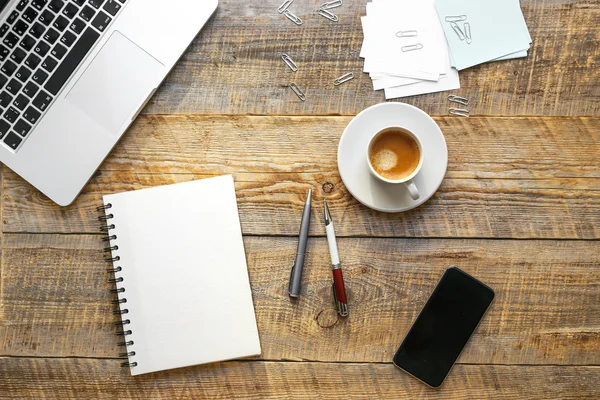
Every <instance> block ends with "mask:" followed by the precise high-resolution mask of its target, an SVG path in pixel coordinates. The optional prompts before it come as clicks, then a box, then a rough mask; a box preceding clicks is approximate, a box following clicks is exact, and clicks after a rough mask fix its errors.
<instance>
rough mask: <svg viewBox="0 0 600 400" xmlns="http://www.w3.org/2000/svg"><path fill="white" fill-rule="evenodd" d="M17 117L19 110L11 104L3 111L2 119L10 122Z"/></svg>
mask: <svg viewBox="0 0 600 400" xmlns="http://www.w3.org/2000/svg"><path fill="white" fill-rule="evenodd" d="M18 118H19V111H17V109H16V108H14V107H13V106H10V107H8V110H6V112H5V113H4V119H5V120H7V121H8V122H10V123H11V124H12V123H14V122H15V121H16V120H17V119H18Z"/></svg>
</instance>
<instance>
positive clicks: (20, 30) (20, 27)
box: [12, 19, 29, 36]
mask: <svg viewBox="0 0 600 400" xmlns="http://www.w3.org/2000/svg"><path fill="white" fill-rule="evenodd" d="M12 29H13V31H14V32H15V33H16V34H17V35H19V36H21V35H23V34H24V33H25V32H27V29H29V24H28V23H27V22H25V21H23V20H22V19H20V20H18V21H17V22H16V23H15V24H14V25H13V28H12Z"/></svg>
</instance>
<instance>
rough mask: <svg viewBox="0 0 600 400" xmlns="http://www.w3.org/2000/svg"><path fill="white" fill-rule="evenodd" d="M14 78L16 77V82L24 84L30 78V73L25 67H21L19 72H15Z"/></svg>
mask: <svg viewBox="0 0 600 400" xmlns="http://www.w3.org/2000/svg"><path fill="white" fill-rule="evenodd" d="M15 76H16V77H17V79H18V80H20V81H21V82H23V83H25V82H27V79H29V77H30V76H31V71H30V70H29V69H27V68H26V67H24V66H21V68H19V70H18V71H17V73H16V74H15Z"/></svg>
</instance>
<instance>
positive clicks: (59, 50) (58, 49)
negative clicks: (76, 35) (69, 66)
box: [50, 43, 67, 60]
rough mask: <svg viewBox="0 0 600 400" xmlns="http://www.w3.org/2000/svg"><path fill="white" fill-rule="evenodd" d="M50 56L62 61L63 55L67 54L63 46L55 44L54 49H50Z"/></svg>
mask: <svg viewBox="0 0 600 400" xmlns="http://www.w3.org/2000/svg"><path fill="white" fill-rule="evenodd" d="M50 54H52V55H53V56H54V57H56V58H57V59H59V60H62V58H63V57H64V56H65V54H67V48H66V47H65V46H63V45H62V44H58V43H57V44H56V46H54V48H53V49H52V52H51V53H50Z"/></svg>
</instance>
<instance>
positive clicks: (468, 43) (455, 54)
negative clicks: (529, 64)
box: [435, 0, 531, 71]
mask: <svg viewBox="0 0 600 400" xmlns="http://www.w3.org/2000/svg"><path fill="white" fill-rule="evenodd" d="M435 7H436V9H437V12H438V14H439V19H440V22H441V23H442V26H443V28H444V32H445V34H446V39H447V41H448V46H449V48H450V60H451V64H452V66H453V67H455V68H456V69H458V70H459V71H460V70H463V69H465V68H469V67H472V66H474V65H478V64H482V63H485V62H489V61H499V60H507V59H511V58H520V57H527V51H528V50H529V47H530V45H531V36H530V35H529V31H528V30H527V24H526V23H525V18H524V17H523V12H522V11H521V4H520V2H519V0H501V1H494V0H435Z"/></svg>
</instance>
